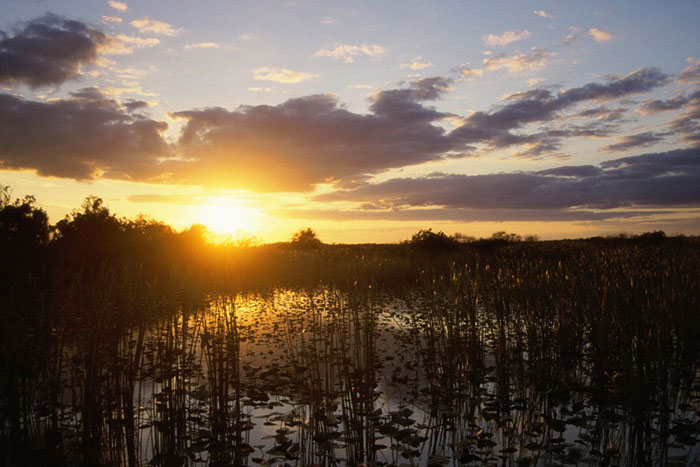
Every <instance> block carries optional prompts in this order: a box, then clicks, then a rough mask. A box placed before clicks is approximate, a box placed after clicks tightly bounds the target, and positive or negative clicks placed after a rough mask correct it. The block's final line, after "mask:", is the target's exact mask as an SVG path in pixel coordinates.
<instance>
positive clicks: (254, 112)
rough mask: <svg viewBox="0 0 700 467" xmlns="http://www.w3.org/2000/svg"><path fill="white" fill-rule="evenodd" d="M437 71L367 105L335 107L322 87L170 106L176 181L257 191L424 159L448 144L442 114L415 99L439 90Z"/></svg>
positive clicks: (351, 178) (442, 88) (347, 177)
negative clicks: (175, 133) (221, 103)
mask: <svg viewBox="0 0 700 467" xmlns="http://www.w3.org/2000/svg"><path fill="white" fill-rule="evenodd" d="M447 88H448V82H447V80H445V79H444V78H426V79H424V80H421V81H417V82H414V83H413V84H412V85H411V87H410V88H408V89H394V90H388V91H382V92H380V93H378V94H377V95H375V97H374V101H373V102H372V105H371V109H372V111H373V113H371V114H367V115H362V114H355V113H352V112H349V111H348V110H346V109H344V108H342V107H341V106H340V105H339V103H338V101H337V99H336V98H335V97H333V96H329V95H316V96H308V97H303V98H297V99H290V100H288V101H286V102H284V103H282V104H280V105H278V106H266V105H259V106H244V107H241V108H239V109H237V110H235V111H228V110H225V109H222V108H209V109H202V110H192V111H185V112H178V113H175V114H173V117H175V118H182V119H185V120H186V124H185V126H184V128H183V131H182V135H181V137H180V140H179V147H180V150H181V151H182V157H183V160H188V161H191V162H183V163H182V164H180V165H181V166H182V167H181V168H179V169H178V168H174V167H173V168H172V169H173V173H174V174H175V175H174V177H175V179H177V180H178V181H181V182H184V183H195V184H196V183H208V184H221V185H230V186H236V187H237V188H245V189H251V190H258V191H308V190H311V189H312V188H313V186H314V185H315V184H318V183H323V182H326V183H343V184H349V183H354V182H356V181H357V180H362V179H363V178H365V177H366V175H367V174H372V173H377V172H381V171H383V170H387V169H389V168H393V167H401V166H405V165H411V164H416V163H421V162H425V161H428V160H437V159H439V158H441V156H442V154H444V153H446V152H448V151H451V150H453V149H455V146H454V143H453V142H451V141H450V140H449V138H447V137H446V135H445V130H444V129H442V128H439V127H436V126H434V125H432V122H433V121H435V120H436V119H440V118H442V117H443V116H444V114H441V113H439V112H436V111H435V110H432V109H428V108H425V107H423V106H422V105H421V104H420V102H421V101H424V100H431V99H435V98H437V97H439V96H440V95H441V94H442V93H444V92H446V91H447Z"/></svg>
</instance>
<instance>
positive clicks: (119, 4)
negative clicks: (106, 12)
mask: <svg viewBox="0 0 700 467" xmlns="http://www.w3.org/2000/svg"><path fill="white" fill-rule="evenodd" d="M107 3H109V6H111V7H112V8H114V9H115V10H119V11H126V10H128V9H129V7H128V5H127V4H126V3H124V2H117V1H115V0H108V1H107Z"/></svg>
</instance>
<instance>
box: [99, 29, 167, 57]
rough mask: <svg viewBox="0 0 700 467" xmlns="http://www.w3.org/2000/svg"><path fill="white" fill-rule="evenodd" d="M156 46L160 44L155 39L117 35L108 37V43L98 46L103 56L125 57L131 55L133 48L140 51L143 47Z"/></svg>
mask: <svg viewBox="0 0 700 467" xmlns="http://www.w3.org/2000/svg"><path fill="white" fill-rule="evenodd" d="M158 44H160V41H159V40H158V39H156V38H143V37H136V36H128V35H126V34H117V35H115V36H109V41H107V42H106V43H105V44H103V45H102V46H100V52H102V53H103V54H105V55H126V54H130V53H133V51H134V49H135V48H136V49H142V48H145V47H153V46H155V45H158Z"/></svg>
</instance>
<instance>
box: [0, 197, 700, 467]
mask: <svg viewBox="0 0 700 467" xmlns="http://www.w3.org/2000/svg"><path fill="white" fill-rule="evenodd" d="M6 194H7V193H5V195H6ZM0 208H1V209H0V242H2V243H1V244H0V253H1V255H2V258H1V261H0V270H1V272H2V276H1V277H2V280H0V311H1V313H2V326H0V449H1V450H0V465H2V466H17V465H51V466H73V465H85V466H129V467H133V466H145V465H153V466H185V465H187V466H205V465H208V466H227V465H290V466H316V465H318V466H342V465H348V466H360V465H366V466H372V465H376V466H388V465H392V466H399V465H407V466H408V465H428V466H471V465H474V466H476V465H493V466H500V465H506V466H548V465H577V466H613V465H620V466H622V465H625V466H635V465H678V466H687V465H700V441H699V440H700V416H699V414H698V411H699V410H700V355H699V350H700V346H698V342H700V313H699V310H700V294H698V290H700V274H699V273H698V271H700V254H699V253H700V248H699V247H700V242H699V241H698V239H697V238H688V237H666V236H665V235H663V233H661V232H655V233H650V234H645V235H641V236H637V237H632V238H609V239H604V238H594V239H585V240H568V241H547V242H542V241H534V240H533V239H530V240H529V241H516V240H519V239H518V238H516V237H515V236H510V235H508V234H505V235H502V234H499V235H496V236H494V238H492V239H488V240H482V241H471V242H459V241H457V240H456V239H455V238H453V237H450V236H447V235H444V234H442V233H433V232H432V231H430V230H427V231H421V232H419V233H417V234H416V235H415V236H414V237H413V238H412V239H411V240H410V241H409V242H406V243H405V244H401V245H323V244H321V243H320V241H318V239H317V238H316V237H315V235H313V231H310V230H308V231H301V232H300V233H299V234H297V236H295V237H294V239H293V241H292V242H290V243H288V244H277V245H261V246H255V245H252V246H251V245H238V246H236V245H211V244H208V243H207V242H206V241H205V239H204V235H205V232H204V231H203V229H201V228H198V227H193V228H191V229H189V230H187V231H184V232H181V233H176V232H174V231H172V230H171V229H170V228H169V227H168V226H167V225H163V224H160V223H157V222H152V221H148V220H145V219H136V220H126V219H118V218H117V217H115V216H114V215H112V214H111V213H110V212H109V210H108V209H106V208H105V207H104V205H103V204H102V201H101V200H100V199H99V198H89V199H87V200H86V202H85V203H84V205H83V207H82V208H81V209H80V210H77V211H75V212H74V213H73V214H72V215H70V216H68V217H67V218H66V219H65V220H63V221H61V222H59V223H58V224H57V225H55V226H49V225H48V220H47V217H46V214H45V213H44V212H43V211H42V210H40V209H38V208H36V207H35V205H34V201H33V199H32V198H25V199H24V200H16V201H12V200H10V199H9V197H8V196H5V197H4V199H3V200H2V205H1V206H0Z"/></svg>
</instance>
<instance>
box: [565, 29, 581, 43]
mask: <svg viewBox="0 0 700 467" xmlns="http://www.w3.org/2000/svg"><path fill="white" fill-rule="evenodd" d="M580 34H581V28H577V27H576V26H569V34H567V35H566V36H564V39H563V40H562V41H561V43H562V45H571V44H573V43H574V42H576V41H577V40H578V38H579V36H580Z"/></svg>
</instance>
